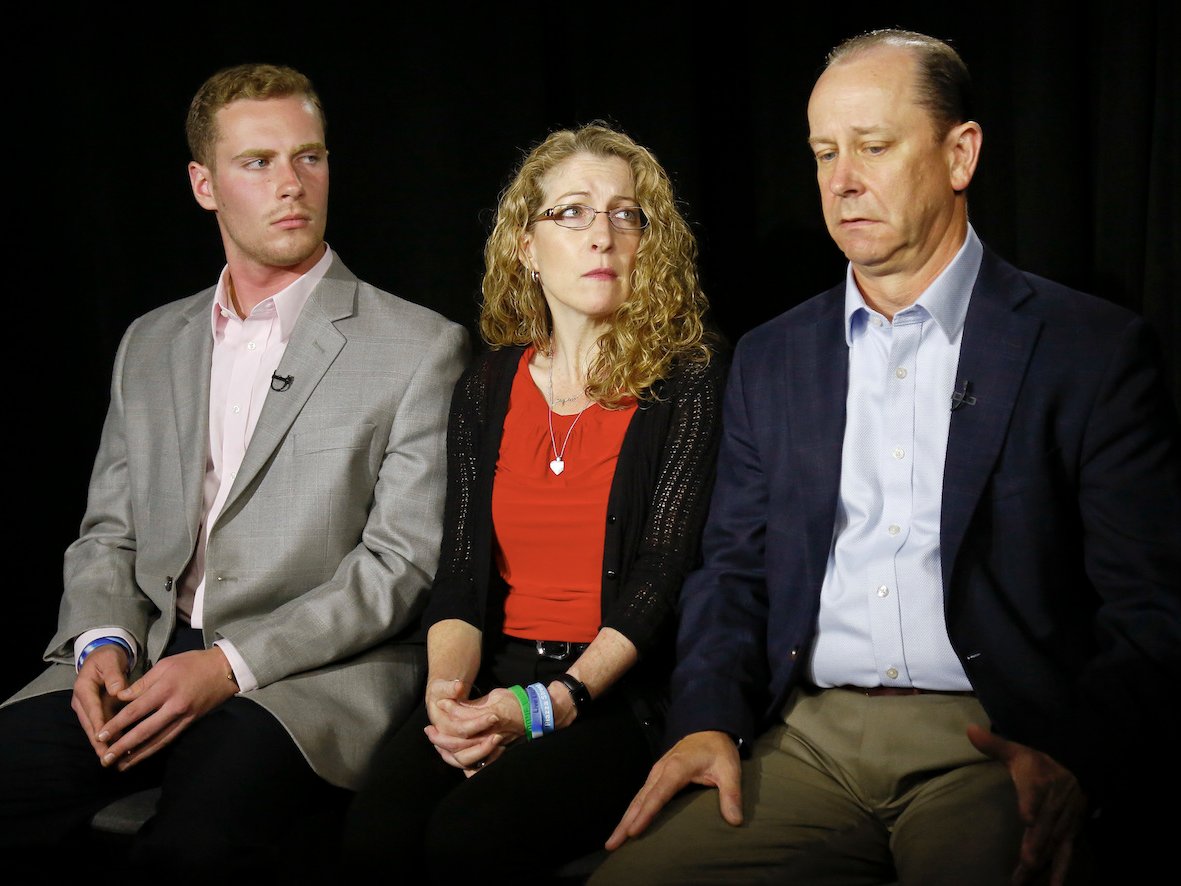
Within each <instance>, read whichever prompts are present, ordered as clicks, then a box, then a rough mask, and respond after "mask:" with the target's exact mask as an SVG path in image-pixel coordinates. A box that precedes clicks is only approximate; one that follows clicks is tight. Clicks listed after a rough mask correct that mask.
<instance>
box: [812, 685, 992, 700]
mask: <svg viewBox="0 0 1181 886" xmlns="http://www.w3.org/2000/svg"><path fill="white" fill-rule="evenodd" d="M834 688H836V689H844V690H845V691H847V692H860V693H861V694H862V695H868V696H869V697H870V698H881V697H883V696H888V695H975V694H976V693H975V692H972V691H971V690H962V689H919V688H918V687H917V686H836V687H834Z"/></svg>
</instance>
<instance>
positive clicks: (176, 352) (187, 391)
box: [159, 289, 213, 544]
mask: <svg viewBox="0 0 1181 886" xmlns="http://www.w3.org/2000/svg"><path fill="white" fill-rule="evenodd" d="M212 302H213V289H208V290H206V291H205V292H203V293H201V294H200V295H198V296H197V297H196V298H195V299H194V301H193V304H192V305H191V306H190V307H188V308H186V309H185V312H184V313H183V314H182V316H181V319H180V327H179V330H178V332H177V334H176V337H175V338H174V339H173V341H172V347H171V349H170V352H169V361H170V367H171V370H172V407H171V408H172V415H173V418H174V419H175V427H176V442H177V447H178V461H179V463H180V466H181V477H180V481H181V490H182V494H183V495H184V503H185V514H186V515H187V520H188V525H189V537H190V539H191V540H192V542H193V543H194V544H195V543H196V540H197V532H198V530H199V528H200V525H201V514H202V513H204V510H205V492H204V486H205V465H206V462H207V460H208V457H209V366H210V364H211V363H212V360H213V335H212V333H211V332H210V329H211V325H210V324H211V320H210V312H211V311H212V310H213V307H212ZM194 367H196V370H195V369H194ZM159 479H161V480H162V481H163V482H164V483H168V482H170V481H169V480H168V479H167V478H159Z"/></svg>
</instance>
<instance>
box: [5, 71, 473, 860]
mask: <svg viewBox="0 0 1181 886" xmlns="http://www.w3.org/2000/svg"><path fill="white" fill-rule="evenodd" d="M187 134H188V138H189V146H190V149H191V151H192V157H193V160H192V162H191V163H190V164H189V178H190V183H191V186H192V191H193V196H194V197H195V198H196V200H197V203H198V204H199V205H200V206H201V207H202V208H204V209H207V210H209V211H210V212H212V213H214V215H215V217H216V219H217V224H218V228H219V230H220V232H221V237H222V242H223V244H224V247H225V254H226V266H225V269H224V271H223V272H222V274H221V277H220V279H219V280H218V282H217V284H216V285H215V286H213V287H212V288H210V289H207V290H205V291H204V292H201V293H198V294H196V295H194V296H191V297H189V298H186V299H182V300H180V301H176V302H173V303H171V304H168V305H165V306H163V307H161V308H158V309H156V310H154V311H152V312H150V313H148V314H146V315H145V316H143V317H140V318H139V319H137V320H136V321H135V322H134V323H132V325H131V326H130V328H129V329H128V331H127V333H126V335H125V336H124V338H123V341H122V343H121V345H120V347H119V351H118V354H117V356H116V359H115V366H114V373H113V379H112V384H111V400H110V408H109V411H108V414H107V418H106V423H105V425H104V429H103V435H102V441H101V445H100V449H99V452H98V456H97V458H96V460H95V465H94V471H93V474H92V478H91V484H90V492H89V500H88V504H87V508H86V513H85V517H84V519H83V522H82V527H81V533H80V537H79V538H78V539H77V541H75V542H74V543H73V544H72V545H71V546H70V548H69V549H68V551H67V553H66V558H65V594H64V596H63V598H62V601H61V607H60V617H59V623H58V630H57V633H56V635H55V636H54V637H53V639H52V640H51V641H50V643H49V645H48V648H47V649H46V652H45V659H46V661H48V662H49V667H48V669H47V670H46V671H44V672H43V673H42V674H41V675H40V676H38V677H37V678H36V679H34V680H33V681H32V682H31V683H30V684H29V685H28V686H26V687H24V688H23V689H21V690H20V691H19V692H17V693H16V694H15V695H14V696H13V697H12V698H11V699H9V700H8V701H7V702H6V703H5V706H4V707H3V708H2V709H0V736H3V737H2V738H0V785H2V787H0V835H2V836H0V844H2V845H4V846H5V847H10V848H11V847H21V848H22V849H27V848H28V847H33V846H61V845H68V844H69V843H70V841H76V840H77V838H78V835H79V834H84V833H85V832H86V827H87V823H88V821H89V819H90V817H91V816H92V815H93V813H94V812H95V811H96V810H97V809H99V808H100V807H102V806H103V805H104V804H105V803H107V802H108V801H110V800H111V799H112V798H114V797H116V796H119V795H122V794H126V793H129V792H132V791H134V790H137V789H140V788H142V787H144V786H146V785H160V786H161V787H162V794H161V801H160V804H159V810H158V813H157V814H156V816H155V817H154V818H153V819H152V820H151V821H149V822H148V824H147V825H146V826H145V827H144V828H143V829H142V830H141V831H140V833H139V835H138V836H137V838H136V840H135V841H134V844H133V846H132V853H131V854H132V859H133V861H135V862H139V863H142V864H144V865H145V866H147V865H152V870H156V871H158V870H159V867H157V865H158V864H159V863H161V862H164V863H169V864H173V865H175V869H176V870H183V871H187V872H188V873H191V874H194V875H202V874H204V873H205V872H213V871H217V872H219V873H221V874H223V875H224V874H225V873H227V872H232V871H234V870H241V869H243V868H247V867H248V868H250V869H251V870H257V871H259V872H261V871H263V870H265V871H268V872H270V873H271V874H281V873H283V872H284V869H283V868H282V867H281V866H280V865H281V864H287V863H288V862H289V861H293V860H295V858H298V860H299V861H300V863H301V864H302V863H303V862H304V859H303V858H299V856H295V857H294V858H293V857H292V856H291V854H290V853H289V851H288V848H289V847H290V846H291V845H292V842H291V841H292V839H302V838H303V837H304V836H305V835H306V834H308V833H310V832H313V828H318V827H320V826H321V825H323V824H324V823H325V822H327V823H328V824H331V822H332V817H331V814H330V813H331V812H332V811H333V810H335V809H337V808H339V805H340V803H341V802H342V801H343V800H344V798H345V797H346V796H347V789H349V788H351V787H353V786H354V784H355V783H356V780H357V778H358V776H359V773H360V770H361V768H362V767H363V765H364V763H365V761H366V759H367V756H368V754H369V752H370V750H371V748H372V747H373V746H374V744H375V743H376V741H377V739H378V738H379V737H380V736H381V735H382V733H383V732H385V730H386V729H388V728H390V727H391V726H392V725H394V724H396V723H397V722H399V721H400V719H401V718H402V716H403V715H404V714H405V713H406V712H407V711H409V710H410V709H411V707H412V706H413V704H414V702H416V701H417V699H418V696H419V694H420V691H421V677H422V673H423V671H422V667H423V661H422V658H421V649H420V647H419V646H417V645H416V644H415V643H414V642H412V641H411V637H412V633H413V629H414V626H415V621H416V618H417V616H418V614H419V612H420V611H421V609H422V607H423V605H424V603H425V594H426V592H427V589H428V587H429V586H430V582H431V579H432V576H433V573H434V570H435V566H436V557H437V550H438V545H439V534H440V527H441V520H442V510H443V494H444V486H445V476H444V474H445V457H444V456H445V448H446V444H445V429H446V422H447V409H448V405H449V401H450V395H451V389H452V387H453V385H454V382H455V380H456V379H457V378H458V376H459V374H460V372H461V370H462V369H463V367H464V365H465V364H466V361H467V357H468V352H469V341H468V335H467V333H466V331H465V330H464V328H463V327H462V326H461V325H459V324H457V323H454V322H451V321H449V320H447V319H445V318H443V317H442V316H440V315H438V314H436V313H435V312H433V311H430V310H427V309H426V308H424V307H421V306H418V305H415V304H411V303H409V302H406V301H403V300H402V299H400V298H397V297H395V296H393V295H390V294H389V293H386V292H382V291H380V290H378V289H375V288H374V287H372V286H370V285H369V284H367V283H364V282H362V281H360V280H358V279H357V278H356V277H355V276H353V274H352V273H351V272H350V271H349V270H348V268H346V267H345V266H344V264H343V263H342V262H341V260H340V258H339V257H338V256H337V255H336V254H335V253H334V252H333V251H332V249H331V248H330V247H329V246H328V244H327V243H326V242H325V241H324V230H325V223H326V213H327V201H328V150H327V148H326V147H325V136H324V116H323V111H322V108H321V105H320V100H319V98H318V96H317V95H316V93H315V91H314V89H313V87H312V84H311V83H310V82H309V80H308V79H307V78H306V77H305V76H304V75H303V74H301V73H299V72H297V71H295V70H292V69H290V68H286V67H278V66H272V65H263V64H251V65H241V66H238V67H234V68H229V69H226V70H223V71H220V72H218V73H216V74H215V75H213V76H212V77H211V78H210V79H209V80H208V81H206V83H205V84H204V85H203V86H202V87H201V89H200V90H199V91H198V93H197V95H196V96H195V97H194V99H193V102H192V105H191V107H190V110H189V114H188V120H187ZM321 813H326V815H321ZM285 840H286V843H285V842H284V841H285ZM73 845H80V844H78V843H77V842H74V843H73ZM20 857H21V856H19V855H18V854H13V853H9V854H6V859H7V861H6V864H7V863H10V862H17V861H18V860H19V858H20ZM26 857H27V856H26ZM94 863H95V864H96V865H97V864H99V859H97V858H96V859H94ZM103 867H104V871H105V869H106V868H105V865H103ZM104 871H100V870H95V869H90V870H88V871H87V872H86V874H87V879H91V878H95V877H98V876H99V875H100V874H101V873H103V872H104ZM110 873H116V874H118V873H120V870H118V869H117V870H112V871H110Z"/></svg>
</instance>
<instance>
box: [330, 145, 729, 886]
mask: <svg viewBox="0 0 1181 886" xmlns="http://www.w3.org/2000/svg"><path fill="white" fill-rule="evenodd" d="M484 257H485V274H484V286H483V303H482V306H481V312H480V331H481V334H482V337H483V338H484V341H485V343H486V345H487V348H486V349H485V351H484V353H483V354H481V355H480V356H479V357H478V358H477V359H476V360H475V361H474V362H473V364H472V366H471V367H470V368H469V369H468V371H467V372H466V373H465V374H464V375H463V377H462V378H461V379H460V380H459V382H458V384H457V385H456V388H455V393H454V395H453V398H452V404H451V417H450V423H449V428H448V440H447V447H448V454H447V458H448V485H447V502H446V506H445V511H444V530H443V546H442V552H441V557H440V563H439V568H438V571H437V573H436V576H435V581H434V585H433V588H432V592H431V595H430V600H429V603H428V609H427V613H426V615H425V618H424V625H425V627H426V629H427V633H426V641H427V657H428V674H427V683H426V692H425V698H424V701H423V704H422V705H421V707H420V708H419V710H418V712H417V713H416V714H415V715H412V716H411V718H410V720H409V721H408V722H407V723H406V725H405V726H404V727H403V728H402V729H400V730H399V731H398V732H396V733H395V734H393V735H392V736H391V737H390V738H389V739H388V741H387V742H386V743H385V744H384V745H383V747H381V748H380V749H379V751H378V753H377V755H376V756H375V757H374V759H373V761H372V764H371V767H370V770H369V773H368V776H367V778H366V780H365V782H364V784H363V786H362V788H361V789H360V791H359V792H358V794H357V796H356V799H355V801H354V803H353V807H352V809H351V812H350V816H349V821H348V827H347V829H346V839H345V846H346V852H347V854H346V858H347V860H348V861H350V862H356V863H357V864H358V865H359V867H360V868H365V867H367V866H370V865H376V864H381V863H383V862H384V863H386V864H394V863H399V864H401V863H409V862H411V861H415V862H418V863H419V864H420V866H421V867H420V869H422V870H425V871H427V872H430V873H431V875H432V876H435V877H437V878H438V879H439V880H440V881H443V880H445V881H446V882H449V883H450V882H457V881H461V880H462V879H463V878H464V877H465V876H468V875H470V876H472V877H473V878H474V877H480V878H481V879H483V880H487V879H489V878H490V879H491V880H492V881H493V882H500V881H501V880H503V879H507V878H508V877H514V878H515V877H523V878H526V879H528V880H529V881H532V882H538V881H540V882H545V881H546V880H545V878H546V876H548V874H549V873H550V872H552V871H553V870H555V869H557V868H558V867H560V866H561V865H562V864H564V863H566V862H568V861H570V860H571V859H575V858H578V857H580V856H584V855H586V854H587V853H589V852H592V851H593V850H595V849H598V848H601V847H602V846H603V843H604V841H605V840H606V837H607V836H608V834H609V833H610V831H611V829H612V827H613V826H614V823H615V822H616V821H618V819H619V816H620V815H621V814H622V812H623V810H624V809H625V808H626V807H627V804H628V802H629V801H630V800H631V797H632V796H633V795H634V793H635V791H636V790H637V789H638V787H639V786H640V785H641V784H642V783H643V781H644V778H645V777H646V775H647V772H648V770H649V768H650V767H651V765H652V763H653V761H654V759H655V754H656V752H657V750H658V745H659V738H660V729H661V727H662V725H663V711H664V707H665V704H666V692H667V680H668V675H669V672H670V671H671V667H672V663H673V651H674V650H673V638H674V633H675V632H674V625H673V621H674V617H675V608H676V599H677V595H678V593H679V591H680V586H681V582H682V580H683V578H684V576H685V574H686V572H687V571H688V570H689V569H690V568H691V567H692V566H693V565H695V563H696V562H697V560H698V558H699V537H700V534H701V528H702V525H703V523H704V519H705V513H706V509H707V506H708V501H709V495H710V491H711V489H712V487H713V479H714V463H715V459H716V455H717V446H718V440H719V436H720V410H721V396H722V387H723V383H724V376H725V363H726V361H725V359H724V358H723V357H722V356H720V355H719V354H718V345H717V343H716V342H715V341H714V339H713V337H712V336H711V335H710V334H709V333H708V331H707V325H706V320H705V314H706V310H707V307H708V305H707V302H706V299H705V296H704V294H703V293H702V292H701V289H700V285H699V282H698V275H697V267H696V262H697V246H696V242H695V240H694V237H693V234H692V231H691V230H690V228H689V225H688V224H687V223H686V222H685V220H684V219H683V218H682V216H681V214H680V213H679V212H678V210H677V204H676V200H675V198H674V196H673V191H672V186H671V183H670V181H669V177H668V175H667V173H666V172H665V171H664V169H663V168H662V167H661V165H660V164H659V162H657V160H656V158H655V157H654V156H653V155H652V153H651V152H650V151H648V150H647V149H646V148H644V147H642V146H641V145H639V144H637V143H636V142H635V141H633V140H632V139H631V138H630V137H629V136H628V135H626V134H624V133H623V132H620V131H618V130H616V129H613V128H612V127H610V126H607V125H605V124H602V123H592V124H589V125H586V126H582V127H580V128H578V129H574V130H561V131H557V132H553V133H551V134H550V135H549V136H548V137H547V138H546V139H545V140H543V141H542V142H540V143H539V144H538V145H536V146H535V147H534V148H533V150H532V151H530V152H529V153H528V154H527V155H526V156H525V157H524V159H523V160H522V162H521V164H520V166H519V167H518V169H517V170H516V173H515V175H514V177H513V179H512V181H511V183H510V184H509V185H508V187H507V188H505V190H504V191H503V192H502V193H501V195H500V201H499V206H498V210H497V216H496V223H495V226H494V228H493V231H492V233H491V234H490V235H489V238H488V241H487V244H486V246H485V251H484ZM539 804H540V805H539ZM539 810H540V811H541V813H542V816H543V817H539V815H538V812H539ZM547 815H552V817H553V818H554V819H555V820H556V821H557V822H560V823H561V825H562V830H561V832H560V834H559V833H555V832H554V831H553V830H551V829H545V828H544V826H545V825H547V824H549V823H550V822H549V821H547V820H546V819H545V818H544V816H547ZM524 840H528V842H527V843H526V842H523V841H524Z"/></svg>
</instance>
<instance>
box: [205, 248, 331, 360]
mask: <svg viewBox="0 0 1181 886" xmlns="http://www.w3.org/2000/svg"><path fill="white" fill-rule="evenodd" d="M325 245H327V244H325ZM332 260H333V252H332V248H331V247H328V248H326V249H325V250H324V254H323V255H322V256H321V257H320V260H319V261H318V262H316V263H315V264H314V265H313V266H312V267H311V268H310V269H308V271H307V273H305V274H304V275H303V276H302V277H300V278H299V279H297V280H296V281H295V282H293V283H292V284H291V285H290V286H287V287H286V288H285V289H281V290H280V291H278V292H276V293H275V294H274V295H272V296H270V297H269V298H264V299H263V300H262V301H260V302H259V303H258V304H257V305H255V306H254V310H253V311H251V312H250V316H251V317H268V316H272V315H274V316H277V317H278V319H279V340H280V341H284V342H285V341H287V340H288V339H289V338H291V332H292V330H294V329H295V322H296V321H297V320H298V319H299V315H300V313H302V311H303V307H304V305H305V304H307V301H308V299H309V298H310V297H311V294H312V290H313V289H315V288H316V285H317V284H318V283H319V282H320V281H321V280H322V279H324V274H325V273H327V271H328V267H329V266H330V265H331V264H332ZM229 270H230V269H229V265H226V266H225V267H224V268H222V271H221V276H220V277H218V279H217V289H216V290H215V291H214V293H213V305H212V307H211V311H212V315H211V316H212V321H213V334H214V336H216V335H217V334H218V331H219V329H220V328H224V325H223V324H224V323H225V322H226V321H228V320H230V319H232V318H235V317H237V316H238V315H237V313H236V312H235V311H234V308H233V307H232V306H231V304H230V294H229V290H228V289H227V285H228V282H229Z"/></svg>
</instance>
